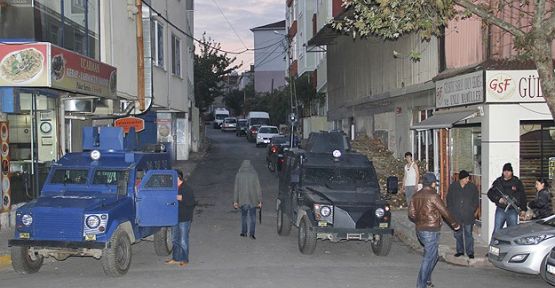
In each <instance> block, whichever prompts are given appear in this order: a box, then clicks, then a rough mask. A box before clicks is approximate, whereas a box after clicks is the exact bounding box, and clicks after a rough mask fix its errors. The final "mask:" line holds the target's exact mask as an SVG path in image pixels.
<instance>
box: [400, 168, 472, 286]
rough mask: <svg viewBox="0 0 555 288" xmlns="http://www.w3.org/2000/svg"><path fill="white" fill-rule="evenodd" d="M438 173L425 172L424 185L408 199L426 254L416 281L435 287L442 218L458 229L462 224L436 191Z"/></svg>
mask: <svg viewBox="0 0 555 288" xmlns="http://www.w3.org/2000/svg"><path fill="white" fill-rule="evenodd" d="M436 181H437V180H436V177H435V175H434V174H433V173H430V172H428V173H426V174H424V176H423V177H422V185H423V188H422V189H420V190H419V191H418V192H416V193H415V194H414V196H413V197H412V199H411V201H410V203H409V215H408V216H409V219H410V220H411V221H412V222H414V225H415V227H416V236H417V237H418V240H419V241H420V242H421V243H422V245H424V256H423V257H422V263H421V265H420V272H419V273H418V280H417V282H416V287H417V288H426V287H433V286H434V285H433V284H432V272H433V270H434V267H435V266H436V264H437V261H438V259H439V256H438V248H439V238H440V231H441V225H442V223H443V218H445V220H446V221H447V223H449V225H450V226H451V227H452V228H453V229H454V230H455V231H458V230H460V229H461V226H460V224H459V223H457V221H456V220H455V218H454V217H453V215H452V214H451V213H450V212H449V210H448V209H447V207H446V206H445V203H443V200H442V199H441V198H440V197H439V195H438V194H437V191H436V185H437V184H436Z"/></svg>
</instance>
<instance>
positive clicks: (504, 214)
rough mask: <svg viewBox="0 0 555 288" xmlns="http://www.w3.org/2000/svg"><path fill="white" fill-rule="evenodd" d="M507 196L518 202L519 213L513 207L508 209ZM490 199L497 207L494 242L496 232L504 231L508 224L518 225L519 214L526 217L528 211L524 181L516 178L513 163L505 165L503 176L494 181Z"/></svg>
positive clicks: (489, 194) (489, 192) (489, 195)
mask: <svg viewBox="0 0 555 288" xmlns="http://www.w3.org/2000/svg"><path fill="white" fill-rule="evenodd" d="M507 196H508V197H511V198H512V199H514V200H515V201H516V206H517V208H516V209H518V210H520V211H517V210H516V209H515V207H513V206H509V207H507V205H509V203H508V201H507ZM488 198H489V200H491V202H493V203H495V206H497V209H496V210H495V224H494V226H493V233H492V237H491V240H492V241H493V235H495V232H497V231H499V230H500V229H502V228H503V226H505V223H507V227H511V226H515V225H517V224H518V216H519V212H520V213H521V214H522V216H524V215H525V214H526V210H528V206H526V192H524V185H522V181H520V179H518V177H516V176H514V174H513V166H512V165H511V163H505V165H503V174H501V176H500V177H499V178H497V179H495V181H493V184H492V185H491V188H490V189H489V191H488Z"/></svg>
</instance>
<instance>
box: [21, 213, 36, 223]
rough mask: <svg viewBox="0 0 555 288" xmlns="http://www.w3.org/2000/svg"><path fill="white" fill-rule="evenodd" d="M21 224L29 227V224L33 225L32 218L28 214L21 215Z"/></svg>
mask: <svg viewBox="0 0 555 288" xmlns="http://www.w3.org/2000/svg"><path fill="white" fill-rule="evenodd" d="M21 223H23V225H25V226H31V224H33V216H31V215H29V214H25V215H23V217H21Z"/></svg>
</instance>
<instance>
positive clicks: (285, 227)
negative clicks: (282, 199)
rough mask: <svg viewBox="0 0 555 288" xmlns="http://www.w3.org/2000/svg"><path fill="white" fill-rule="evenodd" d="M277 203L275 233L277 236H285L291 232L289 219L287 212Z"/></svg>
mask: <svg viewBox="0 0 555 288" xmlns="http://www.w3.org/2000/svg"><path fill="white" fill-rule="evenodd" d="M281 206H282V205H279V207H278V211H277V221H276V222H277V233H278V235H279V236H287V235H289V234H290V233H291V219H290V218H289V215H288V214H287V213H284V212H283V209H282V208H281Z"/></svg>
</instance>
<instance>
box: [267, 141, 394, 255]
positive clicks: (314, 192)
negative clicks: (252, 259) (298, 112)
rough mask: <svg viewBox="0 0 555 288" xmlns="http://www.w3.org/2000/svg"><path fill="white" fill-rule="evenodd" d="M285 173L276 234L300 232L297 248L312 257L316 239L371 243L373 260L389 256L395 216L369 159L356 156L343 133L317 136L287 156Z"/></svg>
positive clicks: (291, 150) (282, 180)
mask: <svg viewBox="0 0 555 288" xmlns="http://www.w3.org/2000/svg"><path fill="white" fill-rule="evenodd" d="M284 156H285V161H284V163H283V167H282V171H281V173H280V181H279V195H278V200H277V204H276V208H277V232H278V234H279V235H281V236H284V235H288V234H289V233H290V232H291V228H292V226H295V227H298V229H299V233H298V235H299V236H298V246H299V250H300V252H301V253H303V254H312V253H313V252H314V249H315V248H316V241H317V239H320V240H330V241H332V242H339V241H343V240H361V241H368V242H370V244H371V246H372V251H373V252H374V254H376V255H379V256H386V255H388V253H389V251H390V249H391V242H392V237H393V229H392V228H391V211H390V207H389V205H388V204H387V202H386V201H385V200H382V199H381V196H380V187H379V184H378V178H377V176H376V171H375V169H374V166H373V165H372V162H370V161H369V160H368V158H366V156H364V155H362V154H359V153H355V152H352V151H351V150H350V146H349V142H348V140H347V139H346V137H345V136H344V135H343V134H342V133H341V132H319V133H312V134H311V135H310V137H309V140H308V143H307V144H306V145H305V146H304V149H297V148H294V149H290V150H288V151H286V152H285V155H284Z"/></svg>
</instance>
